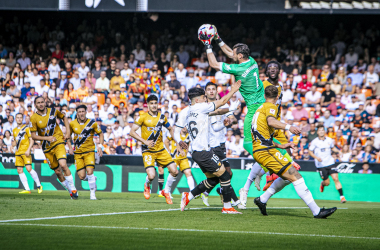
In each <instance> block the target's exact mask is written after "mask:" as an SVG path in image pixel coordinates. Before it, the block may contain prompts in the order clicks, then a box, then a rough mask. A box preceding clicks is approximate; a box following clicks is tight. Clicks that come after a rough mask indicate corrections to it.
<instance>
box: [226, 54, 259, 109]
mask: <svg viewBox="0 0 380 250" xmlns="http://www.w3.org/2000/svg"><path fill="white" fill-rule="evenodd" d="M220 70H221V71H222V72H223V73H227V74H231V75H234V76H235V79H236V81H238V80H241V87H240V89H239V91H240V93H241V95H242V96H243V98H244V100H245V102H246V104H247V106H250V105H252V104H257V103H264V102H265V97H264V86H263V82H262V81H261V80H260V79H259V68H258V66H257V63H256V61H255V60H254V59H253V58H252V57H249V58H248V61H246V62H243V63H240V64H227V63H222V64H221V68H220Z"/></svg>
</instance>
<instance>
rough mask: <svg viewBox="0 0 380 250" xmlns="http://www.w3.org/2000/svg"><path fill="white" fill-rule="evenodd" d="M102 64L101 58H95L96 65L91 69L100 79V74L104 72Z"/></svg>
mask: <svg viewBox="0 0 380 250" xmlns="http://www.w3.org/2000/svg"><path fill="white" fill-rule="evenodd" d="M101 66H102V64H101V63H100V61H99V60H95V67H94V68H93V69H92V70H91V73H92V75H93V77H94V78H95V79H98V78H99V77H100V74H101V73H102V71H103V69H102V67H101Z"/></svg>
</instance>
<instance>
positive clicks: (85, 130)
mask: <svg viewBox="0 0 380 250" xmlns="http://www.w3.org/2000/svg"><path fill="white" fill-rule="evenodd" d="M76 111H77V119H75V120H74V121H72V122H70V133H71V134H73V135H74V160H75V166H76V168H77V174H78V176H79V178H80V179H81V180H87V181H88V185H89V187H90V199H91V200H96V196H95V191H96V176H95V175H94V169H95V143H94V139H93V138H94V134H98V135H99V148H98V154H99V156H100V157H102V155H103V152H102V149H101V147H100V145H103V143H104V135H103V132H102V130H101V129H100V128H99V126H98V124H97V123H96V122H95V120H93V119H87V118H86V114H87V107H86V106H85V105H80V106H78V107H77V108H76ZM69 153H70V154H72V153H73V152H72V147H71V146H70V151H69Z"/></svg>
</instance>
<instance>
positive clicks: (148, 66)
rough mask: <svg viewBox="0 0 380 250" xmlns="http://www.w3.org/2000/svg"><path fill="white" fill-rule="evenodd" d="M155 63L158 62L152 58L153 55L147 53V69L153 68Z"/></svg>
mask: <svg viewBox="0 0 380 250" xmlns="http://www.w3.org/2000/svg"><path fill="white" fill-rule="evenodd" d="M155 64H156V62H155V61H153V60H152V55H151V54H147V55H146V60H145V66H146V67H147V69H152V68H153V65H155Z"/></svg>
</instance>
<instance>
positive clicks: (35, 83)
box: [29, 68, 44, 88]
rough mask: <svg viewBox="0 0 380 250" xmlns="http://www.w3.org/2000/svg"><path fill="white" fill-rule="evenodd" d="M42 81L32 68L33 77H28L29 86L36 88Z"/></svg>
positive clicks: (36, 70)
mask: <svg viewBox="0 0 380 250" xmlns="http://www.w3.org/2000/svg"><path fill="white" fill-rule="evenodd" d="M43 79H44V78H43V77H42V76H40V75H39V74H38V69H37V68H34V69H33V75H31V76H29V80H30V86H32V87H35V88H36V87H37V86H39V85H40V81H41V80H43Z"/></svg>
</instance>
